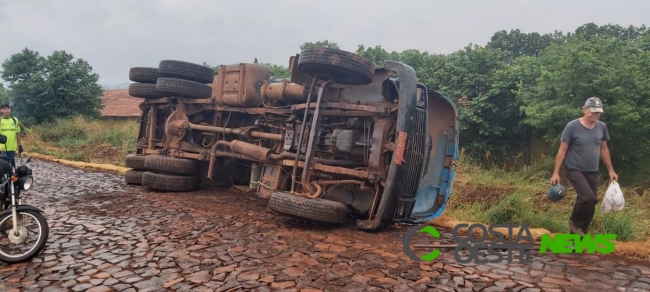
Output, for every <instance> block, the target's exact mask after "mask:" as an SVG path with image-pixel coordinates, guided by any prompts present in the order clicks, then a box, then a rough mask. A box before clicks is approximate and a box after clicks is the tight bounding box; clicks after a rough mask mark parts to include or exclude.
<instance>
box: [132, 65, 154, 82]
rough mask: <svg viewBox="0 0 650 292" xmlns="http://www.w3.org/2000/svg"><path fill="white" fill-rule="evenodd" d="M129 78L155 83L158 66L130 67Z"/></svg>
mask: <svg viewBox="0 0 650 292" xmlns="http://www.w3.org/2000/svg"><path fill="white" fill-rule="evenodd" d="M129 80H131V81H133V82H140V83H150V84H156V81H157V80H158V68H151V67H131V69H129Z"/></svg>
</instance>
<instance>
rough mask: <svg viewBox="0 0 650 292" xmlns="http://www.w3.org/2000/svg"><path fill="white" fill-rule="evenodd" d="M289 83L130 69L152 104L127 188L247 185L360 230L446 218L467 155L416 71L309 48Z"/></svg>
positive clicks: (244, 75) (225, 70)
mask: <svg viewBox="0 0 650 292" xmlns="http://www.w3.org/2000/svg"><path fill="white" fill-rule="evenodd" d="M289 70H290V72H291V76H290V77H289V78H285V79H280V78H274V76H271V70H270V68H268V67H266V66H264V65H261V64H257V62H254V63H242V64H232V65H222V66H220V67H218V70H217V71H216V72H215V70H213V69H212V68H208V67H205V66H201V65H198V64H193V63H188V62H184V61H175V60H163V61H161V62H160V64H159V67H158V68H148V67H133V68H131V70H130V73H129V75H130V79H131V80H132V81H135V82H136V83H133V84H131V86H130V88H129V93H130V95H132V96H134V97H139V98H143V99H144V100H143V102H142V104H141V109H142V119H141V126H140V131H139V134H138V144H137V151H136V153H134V154H130V155H128V156H127V158H126V165H127V167H131V168H132V170H130V171H129V172H127V174H126V175H125V180H126V181H127V182H129V183H135V184H141V185H143V186H145V187H148V188H151V189H156V190H162V191H182V192H187V191H193V190H196V189H197V188H199V187H200V186H231V185H233V184H237V185H245V186H247V187H249V188H250V190H251V191H252V192H255V193H256V194H257V195H258V196H260V197H263V198H266V199H267V200H268V209H270V210H272V211H274V212H276V213H279V214H282V215H285V216H289V217H294V218H298V219H303V220H307V221H312V222H320V223H328V224H341V223H344V222H345V221H346V220H348V219H354V220H356V226H357V228H358V229H360V230H367V231H371V230H381V229H383V228H386V227H387V226H388V225H390V224H391V223H393V222H400V221H405V222H410V223H420V222H424V221H427V220H429V219H432V218H435V217H437V216H439V215H440V214H441V213H442V211H443V210H444V207H445V205H446V202H447V200H448V199H449V194H450V191H451V188H452V184H453V180H454V173H455V170H454V168H455V163H456V160H457V155H458V130H459V125H458V117H457V110H456V107H455V106H454V104H453V102H452V101H451V100H450V99H448V98H447V97H445V96H443V95H441V94H440V93H438V92H436V91H433V90H427V87H426V86H425V85H424V84H422V83H419V82H418V81H417V78H416V73H415V71H414V70H413V68H412V67H410V66H409V65H406V64H403V63H400V62H393V61H386V62H385V65H384V68H375V67H374V66H373V63H372V62H371V61H370V60H368V59H366V58H364V57H362V56H360V55H357V54H354V53H350V52H346V51H342V50H338V49H332V48H321V47H311V48H305V49H304V50H302V52H301V53H300V54H297V55H295V56H292V57H291V58H290V60H289Z"/></svg>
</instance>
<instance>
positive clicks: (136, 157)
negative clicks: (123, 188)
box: [124, 154, 199, 192]
mask: <svg viewBox="0 0 650 292" xmlns="http://www.w3.org/2000/svg"><path fill="white" fill-rule="evenodd" d="M125 165H126V166H127V167H130V168H131V169H129V170H127V171H126V173H125V174H124V181H125V182H126V183H127V184H134V185H142V186H143V187H146V188H149V189H152V190H158V191H168V192H189V191H194V190H196V189H197V188H198V184H199V178H198V162H197V161H196V160H192V159H185V158H176V157H171V156H166V155H142V154H129V155H127V156H126V161H125Z"/></svg>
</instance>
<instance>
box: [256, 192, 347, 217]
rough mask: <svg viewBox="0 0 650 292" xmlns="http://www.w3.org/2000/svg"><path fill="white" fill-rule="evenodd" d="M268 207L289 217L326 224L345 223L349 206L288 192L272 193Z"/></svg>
mask: <svg viewBox="0 0 650 292" xmlns="http://www.w3.org/2000/svg"><path fill="white" fill-rule="evenodd" d="M268 208H269V209H270V210H272V211H275V212H278V213H280V214H282V215H285V216H288V217H292V218H297V219H304V220H308V221H313V222H318V223H325V224H343V223H345V221H346V219H347V215H348V208H347V206H345V204H343V203H340V202H335V201H330V200H325V199H320V198H316V199H310V198H305V197H301V196H298V195H294V194H290V193H287V192H273V193H271V195H270V196H269V199H268Z"/></svg>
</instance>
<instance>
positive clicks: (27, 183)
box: [20, 175, 34, 191]
mask: <svg viewBox="0 0 650 292" xmlns="http://www.w3.org/2000/svg"><path fill="white" fill-rule="evenodd" d="M33 183H34V178H33V177H32V176H31V175H28V176H24V177H22V178H21V179H20V185H22V186H23V190H26V191H27V190H31V189H32V187H33Z"/></svg>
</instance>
